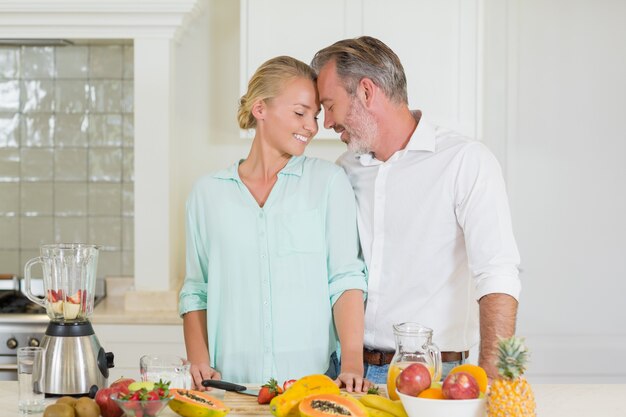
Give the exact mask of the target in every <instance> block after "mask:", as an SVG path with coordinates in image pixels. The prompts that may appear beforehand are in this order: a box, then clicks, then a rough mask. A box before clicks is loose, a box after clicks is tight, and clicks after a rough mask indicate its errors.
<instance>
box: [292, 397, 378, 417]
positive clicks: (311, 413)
mask: <svg viewBox="0 0 626 417" xmlns="http://www.w3.org/2000/svg"><path fill="white" fill-rule="evenodd" d="M298 410H299V411H300V417H342V416H345V417H368V413H367V408H365V406H363V405H362V404H361V403H360V402H358V401H357V400H356V399H354V398H351V397H349V396H347V395H341V394H317V395H311V396H309V397H306V398H305V399H303V400H302V401H300V405H299V406H298Z"/></svg>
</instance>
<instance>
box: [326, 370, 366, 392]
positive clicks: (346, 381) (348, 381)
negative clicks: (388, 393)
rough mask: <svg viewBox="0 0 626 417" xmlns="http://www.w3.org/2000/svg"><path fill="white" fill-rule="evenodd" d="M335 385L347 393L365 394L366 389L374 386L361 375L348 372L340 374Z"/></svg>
mask: <svg viewBox="0 0 626 417" xmlns="http://www.w3.org/2000/svg"><path fill="white" fill-rule="evenodd" d="M335 383H336V384H337V385H338V386H339V388H341V387H345V388H346V391H348V392H367V390H368V388H369V387H371V386H372V385H374V384H372V383H371V382H370V381H369V380H367V379H365V378H363V377H362V376H361V374H358V373H354V372H349V371H346V372H342V373H340V374H339V376H338V377H337V379H336V380H335Z"/></svg>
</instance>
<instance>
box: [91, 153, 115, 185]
mask: <svg viewBox="0 0 626 417" xmlns="http://www.w3.org/2000/svg"><path fill="white" fill-rule="evenodd" d="M89 180H90V181H94V182H98V181H106V182H120V181H122V150H121V149H109V148H91V149H89Z"/></svg>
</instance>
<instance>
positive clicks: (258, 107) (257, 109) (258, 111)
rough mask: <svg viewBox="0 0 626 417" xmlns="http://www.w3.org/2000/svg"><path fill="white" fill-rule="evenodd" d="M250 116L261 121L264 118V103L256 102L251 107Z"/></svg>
mask: <svg viewBox="0 0 626 417" xmlns="http://www.w3.org/2000/svg"><path fill="white" fill-rule="evenodd" d="M252 115H253V116H254V118H255V119H257V120H263V119H264V118H265V101H263V100H257V101H255V102H254V104H253V105H252Z"/></svg>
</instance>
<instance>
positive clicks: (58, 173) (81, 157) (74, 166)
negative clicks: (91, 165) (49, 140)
mask: <svg viewBox="0 0 626 417" xmlns="http://www.w3.org/2000/svg"><path fill="white" fill-rule="evenodd" d="M87 167H88V160H87V149H74V148H68V149H58V150H56V152H55V153H54V178H55V179H56V180H58V181H87V169H88V168H87Z"/></svg>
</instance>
